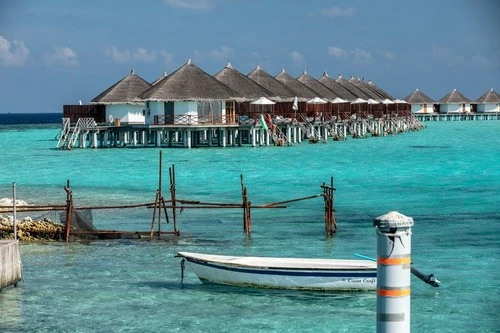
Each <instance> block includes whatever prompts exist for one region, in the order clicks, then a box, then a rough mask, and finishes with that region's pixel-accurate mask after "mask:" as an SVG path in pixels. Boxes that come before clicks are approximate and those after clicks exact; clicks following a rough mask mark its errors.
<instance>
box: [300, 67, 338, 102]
mask: <svg viewBox="0 0 500 333" xmlns="http://www.w3.org/2000/svg"><path fill="white" fill-rule="evenodd" d="M297 81H299V82H301V83H302V84H304V85H305V86H307V87H308V88H309V89H311V90H313V91H315V92H316V93H318V94H319V95H318V96H317V97H320V98H322V99H324V100H325V101H327V102H328V103H326V104H318V105H314V106H313V108H314V111H315V112H320V111H327V112H332V104H331V103H330V101H332V100H334V99H335V98H338V97H340V96H339V95H337V94H336V93H335V92H334V91H332V90H330V89H329V88H328V87H327V86H325V85H324V84H322V83H321V82H319V81H318V80H316V79H315V78H313V77H312V76H311V75H309V74H308V73H307V71H304V73H302V75H300V76H299V77H298V78H297Z"/></svg>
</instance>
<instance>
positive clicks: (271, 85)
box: [247, 65, 297, 102]
mask: <svg viewBox="0 0 500 333" xmlns="http://www.w3.org/2000/svg"><path fill="white" fill-rule="evenodd" d="M247 77H248V78H249V79H251V80H253V81H255V82H257V83H258V84H260V85H261V86H263V87H264V88H266V89H267V90H269V91H271V92H272V93H273V94H274V96H275V97H277V98H279V99H280V100H281V102H293V101H294V99H295V96H297V92H295V91H293V90H292V89H290V88H288V87H287V86H286V85H284V84H283V83H282V82H280V81H278V80H276V79H275V78H274V77H272V76H271V75H269V74H268V73H266V72H265V71H264V70H263V69H262V68H260V66H259V65H257V67H255V69H254V70H253V71H251V72H250V73H248V75H247Z"/></svg>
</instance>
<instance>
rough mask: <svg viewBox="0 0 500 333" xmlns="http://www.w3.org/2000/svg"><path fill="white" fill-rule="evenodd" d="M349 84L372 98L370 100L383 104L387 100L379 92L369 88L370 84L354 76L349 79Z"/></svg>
mask: <svg viewBox="0 0 500 333" xmlns="http://www.w3.org/2000/svg"><path fill="white" fill-rule="evenodd" d="M349 83H350V84H352V85H353V86H355V87H357V88H358V89H359V90H361V91H362V92H364V93H365V94H366V95H367V96H369V97H370V98H369V99H373V100H375V101H378V102H381V101H383V100H384V99H385V98H386V96H383V95H382V94H380V93H379V92H378V91H376V90H375V89H373V88H372V87H370V86H368V84H366V83H365V82H364V81H362V80H361V79H360V78H359V77H358V78H355V77H354V76H351V78H350V79H349Z"/></svg>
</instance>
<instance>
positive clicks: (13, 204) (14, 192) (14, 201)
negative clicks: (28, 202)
mask: <svg viewBox="0 0 500 333" xmlns="http://www.w3.org/2000/svg"><path fill="white" fill-rule="evenodd" d="M16 201H17V199H16V183H12V209H13V210H12V223H14V240H17V214H16V206H17V205H16Z"/></svg>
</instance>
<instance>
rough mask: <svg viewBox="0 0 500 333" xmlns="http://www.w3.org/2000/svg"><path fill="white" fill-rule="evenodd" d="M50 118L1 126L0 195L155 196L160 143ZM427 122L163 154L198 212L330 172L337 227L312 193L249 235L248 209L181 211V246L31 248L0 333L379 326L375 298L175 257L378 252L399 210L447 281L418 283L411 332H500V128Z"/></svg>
mask: <svg viewBox="0 0 500 333" xmlns="http://www.w3.org/2000/svg"><path fill="white" fill-rule="evenodd" d="M1 116H2V115H1V114H0V119H1ZM58 122H59V121H57V122H56V123H58ZM48 124H49V125H44V124H27V123H21V124H19V123H18V124H17V125H12V126H11V125H3V126H1V127H0V152H1V156H2V163H0V199H1V198H11V197H12V183H14V182H15V184H16V191H17V199H19V200H24V201H26V202H28V203H29V204H47V203H51V204H65V200H66V193H65V191H64V186H66V181H67V180H70V185H71V189H72V191H73V199H74V204H75V206H86V205H110V206H111V205H120V204H134V203H144V202H153V201H154V199H155V194H156V190H157V188H158V165H159V151H160V149H158V148H130V147H129V148H112V149H111V148H107V149H106V148H102V149H78V148H76V149H74V150H59V149H56V148H55V147H56V143H57V141H56V140H55V136H56V135H57V133H58V131H59V130H60V127H58V126H53V125H52V124H51V123H48ZM425 125H426V126H427V127H426V128H425V129H422V130H420V131H413V132H406V133H401V134H397V135H394V136H385V137H369V138H366V139H352V138H349V139H348V140H347V141H343V142H339V141H332V140H330V141H328V143H326V144H314V145H313V144H308V143H307V142H306V141H305V142H302V143H301V144H295V145H293V146H290V147H275V146H262V147H254V148H252V147H248V146H244V147H225V148H222V147H211V148H196V149H169V148H163V149H162V154H163V187H164V195H165V199H168V198H169V193H168V167H170V166H171V165H175V173H176V187H177V197H178V198H180V199H186V200H199V201H202V202H222V203H241V185H240V175H243V179H244V183H245V185H246V187H247V189H248V196H249V200H250V201H251V202H252V205H259V204H265V203H271V202H278V201H283V200H288V199H293V198H302V197H307V196H310V195H314V194H319V193H321V185H322V183H323V182H325V183H327V184H329V182H330V178H331V177H333V179H334V184H335V187H336V191H335V198H334V207H335V209H336V211H335V218H336V221H337V225H338V232H337V234H336V235H334V236H332V237H327V236H326V235H325V231H324V205H323V199H322V198H317V199H311V200H306V201H300V202H295V203H290V204H287V208H283V209H259V210H258V209H255V210H253V211H252V234H251V236H250V237H247V236H245V234H244V232H243V219H242V211H241V210H240V209H234V210H232V209H185V210H183V211H182V212H180V211H179V212H178V229H179V231H180V236H178V237H173V236H171V237H168V238H166V239H162V240H156V239H154V240H149V238H148V239H144V238H143V239H123V240H101V241H81V242H70V243H64V242H39V243H21V244H20V249H21V256H22V261H23V272H24V280H23V281H22V282H20V283H19V284H18V287H17V288H13V287H12V288H7V289H5V290H3V291H2V292H1V293H0V307H1V308H2V316H1V317H0V332H116V331H119V332H175V331H182V332H236V331H237V332H375V324H376V316H375V314H376V295H375V292H353V293H342V292H308V291H292V290H265V289H257V288H239V287H227V286H217V285H206V284H202V283H201V282H200V281H199V280H198V279H197V277H196V276H195V275H194V274H193V272H192V271H191V270H190V269H189V266H188V265H186V268H185V271H184V276H183V278H182V277H181V267H180V259H179V258H176V257H175V255H176V253H177V252H179V251H186V252H203V253H211V254H223V255H244V256H273V257H304V258H340V259H355V258H356V257H355V256H354V253H361V254H363V255H367V256H370V257H375V256H376V232H375V230H374V229H373V226H372V222H373V219H374V218H376V217H378V216H380V215H383V214H385V213H387V212H389V211H398V212H400V213H402V214H404V215H406V216H410V217H412V218H413V219H414V221H415V225H414V227H413V228H412V261H413V264H414V265H415V267H416V268H418V269H419V270H421V271H422V272H424V273H425V274H430V273H434V274H435V276H436V277H437V278H438V279H439V280H441V282H442V285H441V287H439V288H433V287H431V286H429V285H427V284H424V283H423V282H421V281H420V280H418V279H417V278H415V277H412V279H411V283H412V285H411V290H412V294H411V331H412V332H498V327H499V321H498V315H497V309H498V307H499V305H500V304H499V299H498V294H499V292H500V280H499V279H498V278H497V277H496V276H497V267H498V266H499V264H500V258H499V251H498V249H499V248H500V247H499V245H500V241H499V239H498V235H499V234H500V223H499V222H500V212H499V211H498V207H500V199H499V197H498V193H500V149H498V147H500V135H499V133H500V131H499V129H500V121H497V120H492V121H449V122H429V123H425ZM33 215H35V214H32V216H33ZM53 216H55V215H53ZM33 217H35V216H33ZM92 217H93V223H94V226H96V227H97V228H98V229H103V230H125V231H147V230H149V229H150V227H151V221H152V211H151V210H150V209H147V208H136V209H121V210H119V211H117V210H111V209H109V210H106V209H104V210H94V211H93V212H92ZM162 229H163V230H171V229H172V225H171V224H166V223H164V224H162ZM181 279H183V281H182V282H181Z"/></svg>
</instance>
